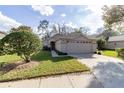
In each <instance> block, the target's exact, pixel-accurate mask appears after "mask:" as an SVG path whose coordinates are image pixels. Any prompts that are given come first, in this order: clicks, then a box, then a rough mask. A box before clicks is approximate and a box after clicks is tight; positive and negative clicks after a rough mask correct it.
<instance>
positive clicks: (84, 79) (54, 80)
mask: <svg viewBox="0 0 124 93" xmlns="http://www.w3.org/2000/svg"><path fill="white" fill-rule="evenodd" d="M2 87H3V88H7V87H8V88H101V87H103V86H102V85H101V84H100V83H99V82H98V81H97V80H96V78H95V77H94V76H93V75H92V74H90V73H73V74H65V75H58V76H51V77H44V78H37V79H30V80H20V81H13V82H5V83H0V88H2Z"/></svg>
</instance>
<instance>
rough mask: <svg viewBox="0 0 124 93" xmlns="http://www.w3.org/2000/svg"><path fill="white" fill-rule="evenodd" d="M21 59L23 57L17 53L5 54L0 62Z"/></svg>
mask: <svg viewBox="0 0 124 93" xmlns="http://www.w3.org/2000/svg"><path fill="white" fill-rule="evenodd" d="M20 59H21V58H20V57H19V56H17V55H4V56H0V63H1V62H14V61H17V60H20Z"/></svg>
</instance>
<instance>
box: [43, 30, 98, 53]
mask: <svg viewBox="0 0 124 93" xmlns="http://www.w3.org/2000/svg"><path fill="white" fill-rule="evenodd" d="M43 45H44V46H47V47H50V48H51V49H52V50H58V51H60V52H64V53H93V52H95V51H96V49H97V44H96V40H95V39H91V38H89V37H86V36H84V35H82V34H81V33H77V32H73V33H70V34H67V35H60V34H56V35H54V36H53V37H51V38H49V39H48V38H47V39H45V40H43Z"/></svg>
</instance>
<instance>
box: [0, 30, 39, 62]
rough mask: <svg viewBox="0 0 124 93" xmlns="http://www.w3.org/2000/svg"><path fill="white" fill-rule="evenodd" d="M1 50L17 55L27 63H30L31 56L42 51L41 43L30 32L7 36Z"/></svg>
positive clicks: (18, 32)
mask: <svg viewBox="0 0 124 93" xmlns="http://www.w3.org/2000/svg"><path fill="white" fill-rule="evenodd" d="M0 44H1V45H2V47H0V50H1V51H3V52H4V53H5V54H15V53H16V54H17V55H18V56H20V57H21V58H22V59H24V61H25V62H30V58H31V56H32V55H33V54H34V53H36V52H37V51H38V50H40V49H41V41H40V39H39V37H38V36H37V35H35V34H34V33H33V32H29V31H16V32H12V33H10V34H8V35H6V36H5V37H4V38H3V39H2V40H1V43H0Z"/></svg>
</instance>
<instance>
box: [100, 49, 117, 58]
mask: <svg viewBox="0 0 124 93" xmlns="http://www.w3.org/2000/svg"><path fill="white" fill-rule="evenodd" d="M102 54H103V55H105V56H110V57H118V53H117V52H116V51H114V50H103V51H102Z"/></svg>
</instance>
